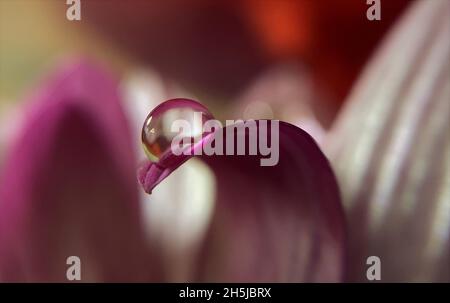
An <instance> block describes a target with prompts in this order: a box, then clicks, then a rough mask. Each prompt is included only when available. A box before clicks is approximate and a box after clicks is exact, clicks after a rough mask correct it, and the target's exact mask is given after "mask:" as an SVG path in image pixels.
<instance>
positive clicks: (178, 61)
mask: <svg viewBox="0 0 450 303" xmlns="http://www.w3.org/2000/svg"><path fill="white" fill-rule="evenodd" d="M409 2H411V1H408V0H395V1H384V2H383V8H382V10H383V15H382V20H381V21H369V20H367V17H366V11H367V9H368V7H369V5H367V4H366V1H362V0H342V1H337V2H334V1H291V0H267V1H258V0H246V1H239V2H234V1H205V0H189V1H179V0H169V1H145V0H134V1H131V2H126V1H120V0H110V1H99V0H88V1H87V0H84V1H83V0H82V1H81V14H82V20H81V21H68V20H67V18H66V10H67V8H68V7H69V6H68V5H66V4H65V1H57V0H40V1H28V0H1V1H0V104H1V106H2V107H6V106H7V105H10V104H14V103H17V102H20V101H21V100H22V99H23V94H24V93H26V92H27V89H29V87H30V85H31V84H33V83H36V82H35V81H36V80H37V79H39V77H41V76H42V75H43V74H45V72H46V71H47V70H49V69H51V68H53V67H54V65H55V64H56V62H58V60H61V59H62V58H65V57H67V56H71V55H80V54H81V55H85V56H88V57H91V58H95V59H96V60H99V61H101V62H103V63H104V64H105V65H106V66H108V67H109V68H110V69H112V70H114V71H115V72H117V74H118V75H119V76H120V77H122V78H123V79H129V78H131V76H134V75H136V74H137V75H142V74H143V73H144V74H146V75H147V78H144V79H145V80H143V81H141V82H144V83H143V84H144V86H149V87H150V86H152V85H153V88H154V85H155V82H156V83H158V85H160V84H161V83H164V85H163V87H165V88H166V89H168V90H170V87H172V86H175V87H179V88H182V90H183V91H184V92H185V94H189V95H191V96H195V97H196V98H197V99H199V100H200V101H202V102H203V103H206V104H207V105H208V106H210V107H211V109H212V110H213V111H214V113H215V115H216V116H219V117H221V118H224V117H227V118H228V117H230V116H241V117H243V116H246V118H258V116H263V117H272V118H279V119H285V120H291V121H292V120H295V119H297V118H298V117H296V116H302V115H303V114H304V113H303V112H304V111H307V109H306V107H311V108H312V109H313V113H314V115H315V117H316V118H317V119H318V121H319V122H320V124H321V125H322V126H323V127H325V128H327V127H329V125H330V123H331V121H332V120H333V118H334V117H335V115H336V112H337V110H338V109H339V108H340V106H341V105H342V103H343V101H344V100H345V97H346V96H347V94H348V92H349V90H350V88H351V86H352V83H353V82H354V80H355V78H356V77H357V75H358V73H359V72H360V70H361V68H362V66H363V65H364V63H365V62H366V61H367V59H368V58H369V57H370V55H371V53H372V52H373V51H374V49H375V48H376V45H377V44H378V43H379V41H380V40H381V39H382V38H383V35H384V33H385V32H386V31H387V29H388V28H389V27H390V26H391V25H392V23H393V22H394V21H395V20H396V19H397V18H398V17H399V15H400V14H401V13H402V11H403V10H404V9H405V7H406V6H407V5H408V3H409ZM149 75H151V76H149ZM135 78H136V77H133V79H135ZM152 82H153V83H152ZM286 83H287V84H286ZM154 90H155V89H154ZM280 97H281V98H283V99H291V100H284V101H283V102H284V103H285V106H284V107H283V108H280V107H279V106H277V103H279V102H280V101H279V100H276V99H280ZM292 103H294V105H293V106H289V104H291V105H292ZM299 104H300V105H299ZM305 104H306V105H308V106H306V107H305ZM292 107H293V110H292ZM308 114H310V113H308ZM255 116H256V117H255Z"/></svg>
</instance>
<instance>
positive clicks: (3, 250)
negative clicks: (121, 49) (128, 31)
mask: <svg viewBox="0 0 450 303" xmlns="http://www.w3.org/2000/svg"><path fill="white" fill-rule="evenodd" d="M29 109H30V110H29V112H27V113H26V119H25V121H26V122H25V123H24V126H23V128H22V131H21V134H20V136H19V139H18V140H17V141H16V142H15V144H14V145H13V146H12V148H11V149H10V153H9V157H8V158H7V159H6V163H5V167H4V170H3V171H2V174H1V180H0V181H1V182H0V278H1V279H2V280H6V281H67V280H66V270H67V268H68V265H66V259H67V258H68V257H69V256H78V257H80V259H81V264H82V281H130V280H143V279H151V278H152V274H154V273H155V270H156V269H155V267H153V264H152V258H150V255H149V253H148V251H149V250H148V247H147V246H146V244H145V242H144V238H143V232H142V229H141V221H140V213H139V212H140V209H139V205H138V196H137V188H136V183H135V182H134V181H133V180H134V167H135V158H134V155H133V152H132V148H131V146H132V145H131V142H130V137H129V135H128V126H127V124H126V123H125V117H124V115H123V113H122V109H121V107H120V105H119V99H118V96H117V93H116V82H115V81H113V80H112V79H110V77H109V76H108V75H107V74H105V73H103V72H102V71H101V70H100V69H97V68H95V67H92V66H91V65H90V64H89V63H88V62H74V63H73V64H70V65H68V67H67V68H65V69H63V70H62V71H60V72H59V73H56V74H55V76H54V77H53V78H52V79H50V81H49V82H48V83H47V84H46V85H45V87H44V88H43V89H42V90H41V91H40V92H39V93H37V94H36V97H35V98H34V99H33V100H32V102H31V104H30V107H29Z"/></svg>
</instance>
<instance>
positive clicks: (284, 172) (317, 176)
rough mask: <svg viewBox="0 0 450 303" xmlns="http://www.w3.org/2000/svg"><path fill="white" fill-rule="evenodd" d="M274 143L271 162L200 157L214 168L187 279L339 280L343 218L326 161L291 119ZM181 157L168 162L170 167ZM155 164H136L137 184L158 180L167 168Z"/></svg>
mask: <svg viewBox="0 0 450 303" xmlns="http://www.w3.org/2000/svg"><path fill="white" fill-rule="evenodd" d="M258 123H260V122H258ZM258 125H259V124H258ZM225 130H226V129H221V130H218V131H216V132H215V134H214V136H217V135H218V134H219V132H222V131H223V132H226V131H225ZM241 135H243V134H241ZM209 139H211V137H209V136H207V137H205V138H204V140H209ZM279 142H280V150H279V162H278V164H277V165H275V166H260V157H259V156H249V155H247V156H232V155H224V156H217V155H216V156H205V155H204V156H201V157H200V158H201V159H202V160H204V161H205V162H206V163H207V164H208V165H209V166H210V167H211V168H212V170H213V171H214V173H215V175H216V181H217V182H216V183H217V201H216V204H215V208H214V210H213V215H212V219H211V223H210V225H209V226H208V229H207V231H206V235H205V237H204V238H203V241H202V243H201V244H200V245H199V252H198V258H197V261H196V262H197V267H196V271H195V272H193V273H192V280H194V281H233V282H236V281H339V280H340V279H341V276H342V273H343V272H342V271H343V267H344V264H343V260H344V251H345V249H344V244H345V243H344V218H343V212H342V210H341V205H340V198H339V192H338V188H337V184H336V181H335V178H334V175H333V173H332V171H331V168H330V166H329V164H328V161H327V160H326V158H325V157H324V155H323V154H322V152H321V151H320V149H319V148H318V146H317V145H316V143H315V142H314V140H313V139H312V138H311V137H310V136H309V135H308V134H306V133H305V132H304V131H302V130H301V129H299V128H297V127H295V126H293V125H290V124H287V123H284V122H280V137H279ZM198 146H199V145H197V147H198ZM189 157H190V156H185V157H182V158H180V159H179V160H178V161H172V164H174V165H173V167H174V168H176V167H178V166H179V165H181V164H182V163H183V162H184V161H185V160H186V159H187V158H189ZM162 171H163V173H162V174H161V173H158V165H156V164H152V163H149V164H147V165H144V166H143V167H142V168H141V171H140V176H141V182H142V183H143V185H144V188H147V189H148V188H153V187H154V186H153V185H152V184H149V183H148V182H146V181H150V180H152V181H150V182H155V184H156V183H159V182H161V181H162V180H163V179H164V178H165V177H166V175H168V174H170V173H171V171H173V169H172V170H162ZM160 172H161V171H160ZM147 174H148V175H150V176H151V177H150V178H146V175H147ZM186 203H189V197H186Z"/></svg>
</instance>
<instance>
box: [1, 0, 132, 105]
mask: <svg viewBox="0 0 450 303" xmlns="http://www.w3.org/2000/svg"><path fill="white" fill-rule="evenodd" d="M67 7H68V6H67V5H66V4H65V1H58V0H0V105H5V104H8V103H11V102H17V101H21V98H23V96H24V94H26V93H27V91H28V89H29V88H30V86H33V84H34V83H35V82H36V81H37V79H38V78H40V77H41V76H42V75H44V74H45V72H46V71H47V70H48V69H49V68H51V67H52V66H53V65H54V64H55V63H56V62H57V61H58V60H60V59H61V58H63V57H67V56H71V55H80V54H83V55H84V56H88V57H92V58H95V59H98V60H100V61H104V62H107V63H108V66H109V67H111V68H113V69H116V70H121V69H123V68H125V67H126V66H127V65H128V64H129V63H128V62H127V59H124V58H126V57H127V56H125V55H124V54H119V51H118V50H117V48H113V47H111V46H109V44H108V43H107V42H106V41H104V40H102V39H101V38H100V37H99V36H97V35H96V34H95V33H93V32H91V31H89V29H88V28H87V27H86V26H85V25H84V24H83V16H82V20H81V21H69V20H67V19H66V10H67Z"/></svg>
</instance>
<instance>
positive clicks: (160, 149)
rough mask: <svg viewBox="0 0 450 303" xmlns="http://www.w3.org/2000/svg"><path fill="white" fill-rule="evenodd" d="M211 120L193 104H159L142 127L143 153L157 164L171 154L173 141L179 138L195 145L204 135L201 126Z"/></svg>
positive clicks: (173, 101) (202, 108) (174, 101)
mask: <svg viewBox="0 0 450 303" xmlns="http://www.w3.org/2000/svg"><path fill="white" fill-rule="evenodd" d="M213 118H214V117H213V116H212V114H211V113H210V112H209V111H208V109H207V108H206V107H205V106H203V105H202V104H200V103H198V102H196V101H193V100H189V99H171V100H168V101H166V102H163V103H161V104H159V105H158V106H157V107H156V108H155V109H153V110H152V111H151V112H150V114H149V115H148V116H147V118H146V119H145V121H144V125H143V127H142V145H143V147H144V150H145V153H146V154H147V156H148V158H149V159H150V160H151V161H152V162H155V163H158V162H159V161H160V160H161V159H164V158H165V157H167V156H170V155H172V154H173V153H172V148H171V145H172V142H173V139H174V138H175V137H177V136H178V137H179V136H182V137H183V138H186V139H187V140H186V141H190V142H192V143H194V142H198V140H199V139H200V138H202V137H203V136H204V135H206V134H205V133H203V125H204V123H205V122H206V121H208V120H211V119H213ZM180 125H182V126H180ZM177 126H178V127H177ZM184 126H189V127H184ZM183 141H184V140H183ZM186 141H184V142H186ZM180 148H190V147H189V146H180Z"/></svg>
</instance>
